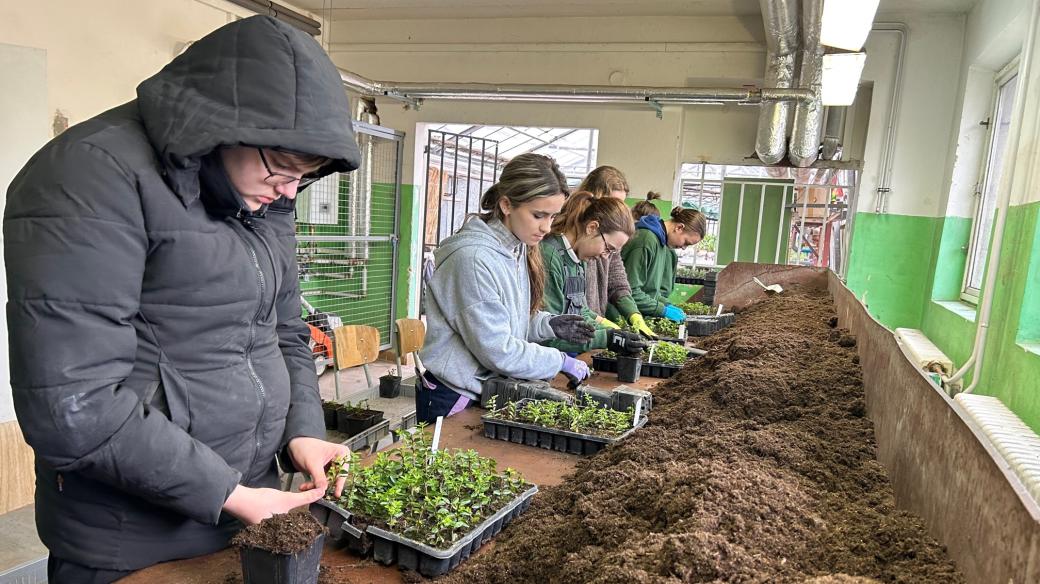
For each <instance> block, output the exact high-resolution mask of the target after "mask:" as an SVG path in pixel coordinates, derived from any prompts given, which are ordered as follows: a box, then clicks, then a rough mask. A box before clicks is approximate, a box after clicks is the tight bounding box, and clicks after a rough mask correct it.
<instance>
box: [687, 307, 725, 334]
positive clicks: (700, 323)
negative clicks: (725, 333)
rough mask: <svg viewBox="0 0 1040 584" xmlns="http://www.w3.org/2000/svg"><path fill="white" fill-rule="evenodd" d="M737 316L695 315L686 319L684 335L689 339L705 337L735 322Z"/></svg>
mask: <svg viewBox="0 0 1040 584" xmlns="http://www.w3.org/2000/svg"><path fill="white" fill-rule="evenodd" d="M736 319H737V316H736V315H735V314H733V313H732V312H727V313H725V314H720V315H719V316H713V315H712V316H708V315H697V316H691V317H688V318H687V319H686V334H687V336H691V337H706V336H708V335H711V334H715V333H717V332H719V331H720V330H722V329H724V328H726V327H728V326H729V325H731V324H733V323H734V322H736Z"/></svg>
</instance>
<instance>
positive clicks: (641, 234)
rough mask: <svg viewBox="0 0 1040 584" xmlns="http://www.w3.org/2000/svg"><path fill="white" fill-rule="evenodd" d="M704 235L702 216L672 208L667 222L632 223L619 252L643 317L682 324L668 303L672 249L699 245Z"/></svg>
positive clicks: (672, 272) (680, 313)
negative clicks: (628, 237)
mask: <svg viewBox="0 0 1040 584" xmlns="http://www.w3.org/2000/svg"><path fill="white" fill-rule="evenodd" d="M705 231H707V221H706V219H705V217H704V214H703V213H701V212H700V211H695V210H693V209H683V208H681V207H676V208H675V209H672V213H671V218H670V219H668V220H667V221H663V220H662V219H661V218H660V217H654V216H653V215H647V216H645V217H643V218H641V219H640V220H639V221H638V222H637V223H636V234H635V236H634V237H632V239H631V240H630V241H629V242H628V243H627V244H626V245H625V247H624V249H622V250H621V261H623V262H624V263H625V271H626V272H627V273H628V283H629V285H630V286H632V298H633V299H634V300H635V301H636V306H638V307H639V312H640V313H642V314H643V316H663V317H665V318H668V319H671V320H674V321H679V322H682V321H683V320H685V319H686V315H685V313H683V311H682V310H681V309H680V308H679V307H678V306H674V305H672V304H669V303H668V296H669V295H670V294H671V293H672V288H673V287H675V266H676V263H678V261H679V258H678V257H677V256H676V255H675V250H676V249H684V248H686V247H688V246H691V245H694V244H696V243H697V242H699V241H700V240H701V239H702V238H703V237H704V233H705Z"/></svg>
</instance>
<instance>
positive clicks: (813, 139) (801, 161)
mask: <svg viewBox="0 0 1040 584" xmlns="http://www.w3.org/2000/svg"><path fill="white" fill-rule="evenodd" d="M822 25H823V1H822V0H802V65H801V71H800V72H799V79H798V87H800V88H802V89H808V90H810V91H812V92H813V95H814V96H815V98H814V99H813V100H812V101H807V102H806V101H803V102H799V103H798V105H796V106H795V110H794V123H793V124H792V126H793V129H792V131H791V147H790V152H789V154H788V158H789V159H790V160H791V163H792V164H794V165H795V166H797V167H801V168H804V167H806V166H811V165H812V163H814V162H816V159H817V158H819V155H820V130H821V129H822V126H823V104H822V102H821V101H820V89H821V86H822V80H823V45H821V44H820V27H821V26H822Z"/></svg>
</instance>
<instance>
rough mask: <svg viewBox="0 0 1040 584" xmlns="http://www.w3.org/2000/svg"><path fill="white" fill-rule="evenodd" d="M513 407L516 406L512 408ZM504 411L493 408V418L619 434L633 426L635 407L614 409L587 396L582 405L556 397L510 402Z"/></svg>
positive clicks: (583, 432)
mask: <svg viewBox="0 0 1040 584" xmlns="http://www.w3.org/2000/svg"><path fill="white" fill-rule="evenodd" d="M509 406H512V407H509ZM509 406H506V407H504V408H502V409H500V410H491V413H490V414H488V416H489V417H491V418H494V419H498V420H511V421H515V422H523V423H526V424H534V425H537V426H543V427H545V428H557V429H561V430H570V431H571V432H579V433H582V434H593V435H597V436H607V437H610V436H617V435H619V434H622V433H624V432H626V431H627V430H629V429H631V428H632V416H633V413H634V412H633V411H632V408H629V409H628V411H624V412H621V411H617V410H612V409H610V408H608V407H606V406H603V405H600V404H599V403H597V402H596V400H594V399H592V397H591V396H589V395H586V396H585V398H584V400H583V401H582V402H581V403H580V404H576V405H572V404H568V403H566V402H558V401H552V400H536V401H530V402H527V403H526V404H524V405H523V407H517V406H516V404H515V403H510V404H509Z"/></svg>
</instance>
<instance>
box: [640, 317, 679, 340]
mask: <svg viewBox="0 0 1040 584" xmlns="http://www.w3.org/2000/svg"><path fill="white" fill-rule="evenodd" d="M646 325H647V326H648V327H650V330H652V331H654V333H655V334H656V335H657V336H659V337H667V338H670V339H674V338H677V337H678V336H679V323H677V322H675V321H674V320H669V319H667V318H648V319H646Z"/></svg>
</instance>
